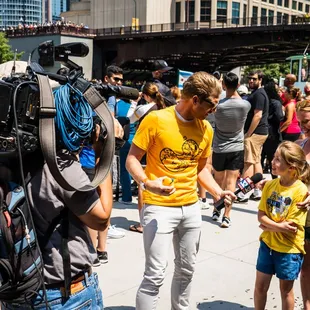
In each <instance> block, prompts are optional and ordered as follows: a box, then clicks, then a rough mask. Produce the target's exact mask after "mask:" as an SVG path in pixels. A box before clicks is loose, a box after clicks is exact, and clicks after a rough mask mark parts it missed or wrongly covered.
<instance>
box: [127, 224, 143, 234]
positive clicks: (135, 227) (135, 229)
mask: <svg viewBox="0 0 310 310" xmlns="http://www.w3.org/2000/svg"><path fill="white" fill-rule="evenodd" d="M129 230H130V231H133V232H137V233H140V234H142V233H143V228H142V227H141V226H140V225H130V226H129Z"/></svg>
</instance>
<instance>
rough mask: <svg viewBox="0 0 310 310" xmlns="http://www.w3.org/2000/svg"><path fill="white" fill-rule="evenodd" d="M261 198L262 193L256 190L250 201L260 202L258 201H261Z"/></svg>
mask: <svg viewBox="0 0 310 310" xmlns="http://www.w3.org/2000/svg"><path fill="white" fill-rule="evenodd" d="M261 198H262V191H260V190H259V189H257V188H255V189H254V192H253V194H252V195H251V196H250V199H251V200H255V201H258V200H261Z"/></svg>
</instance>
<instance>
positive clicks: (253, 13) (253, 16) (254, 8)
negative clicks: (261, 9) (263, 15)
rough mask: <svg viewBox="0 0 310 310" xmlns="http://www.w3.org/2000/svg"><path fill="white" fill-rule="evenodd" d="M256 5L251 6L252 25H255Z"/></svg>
mask: <svg viewBox="0 0 310 310" xmlns="http://www.w3.org/2000/svg"><path fill="white" fill-rule="evenodd" d="M257 16H258V7H257V6H253V8H252V25H253V26H255V25H257Z"/></svg>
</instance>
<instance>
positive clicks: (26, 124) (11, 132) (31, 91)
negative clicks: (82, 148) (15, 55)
mask: <svg viewBox="0 0 310 310" xmlns="http://www.w3.org/2000/svg"><path fill="white" fill-rule="evenodd" d="M38 49H39V51H40V53H41V54H44V55H45V56H46V57H53V59H55V60H56V61H60V62H61V63H62V64H63V65H64V66H65V67H66V68H68V70H66V75H61V74H55V73H50V72H45V71H44V69H43V68H42V67H41V66H40V65H38V64H37V63H30V62H29V64H28V67H27V72H26V73H24V74H15V70H13V68H12V73H11V75H10V76H9V77H6V78H3V79H2V80H0V157H2V156H5V157H7V156H10V155H12V156H14V155H17V153H18V152H19V151H21V153H23V154H24V153H29V152H33V151H35V150H37V149H38V148H39V147H40V142H39V115H40V89H39V85H38V81H37V78H36V75H39V74H41V75H47V76H48V77H49V78H50V79H52V80H55V81H57V82H58V83H59V84H62V85H64V84H67V83H69V84H70V85H71V86H72V87H73V88H74V89H76V90H78V91H79V92H81V93H82V94H84V92H85V91H86V90H87V89H88V88H89V87H94V88H95V89H96V90H97V91H98V92H99V93H100V95H101V96H102V97H104V98H105V99H107V98H108V97H109V96H111V95H114V96H116V97H119V98H124V99H137V98H138V96H139V93H138V91H137V90H136V89H133V88H130V87H121V86H112V85H102V84H95V85H94V84H92V83H91V82H89V81H87V80H86V79H84V77H83V68H82V67H81V66H79V65H77V64H75V63H74V62H72V61H71V60H69V59H68V57H69V56H76V57H85V56H86V55H87V54H88V51H89V49H88V46H87V45H86V44H84V43H67V44H62V45H59V46H55V47H54V45H53V42H52V41H46V42H44V43H42V44H40V46H39V48H38ZM14 67H15V66H14ZM95 124H100V121H99V120H98V119H97V120H96V121H95V122H94V125H95ZM100 125H101V126H103V125H102V124H100ZM17 135H18V137H19V139H17ZM105 135H106V129H105V128H101V139H102V140H104V138H105ZM117 144H118V145H119V143H117Z"/></svg>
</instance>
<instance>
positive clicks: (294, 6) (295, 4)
mask: <svg viewBox="0 0 310 310" xmlns="http://www.w3.org/2000/svg"><path fill="white" fill-rule="evenodd" d="M292 9H293V10H297V1H293V2H292Z"/></svg>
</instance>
